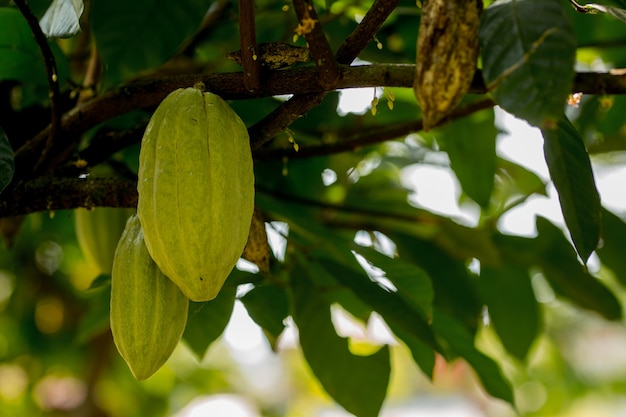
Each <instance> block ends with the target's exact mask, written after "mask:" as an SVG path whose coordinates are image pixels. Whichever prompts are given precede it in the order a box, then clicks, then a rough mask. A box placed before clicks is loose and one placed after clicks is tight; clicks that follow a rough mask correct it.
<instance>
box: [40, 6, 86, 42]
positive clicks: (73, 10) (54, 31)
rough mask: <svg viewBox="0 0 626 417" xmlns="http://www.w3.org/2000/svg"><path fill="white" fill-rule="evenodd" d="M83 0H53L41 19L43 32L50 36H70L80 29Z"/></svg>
mask: <svg viewBox="0 0 626 417" xmlns="http://www.w3.org/2000/svg"><path fill="white" fill-rule="evenodd" d="M84 8H85V5H84V4H83V0H52V4H50V7H48V10H46V13H45V14H44V15H43V17H42V18H41V20H40V21H39V26H41V30H42V31H43V33H44V34H45V35H46V36H47V37H49V38H68V37H70V36H73V35H76V34H77V33H78V32H79V31H80V16H81V15H82V14H83V9H84Z"/></svg>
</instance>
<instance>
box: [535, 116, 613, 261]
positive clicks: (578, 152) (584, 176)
mask: <svg viewBox="0 0 626 417" xmlns="http://www.w3.org/2000/svg"><path fill="white" fill-rule="evenodd" d="M541 133H542V134H543V138H544V145H543V150H544V154H545V158H546V162H547V164H548V169H549V171H550V177H551V178H552V181H553V182H554V186H555V188H556V190H557V192H558V193H559V202H560V203H561V210H562V211H563V217H564V218H565V223H566V224H567V228H568V229H569V232H570V235H571V236H572V240H573V241H574V246H575V247H576V250H577V251H578V254H579V255H580V257H581V258H582V260H583V262H587V259H588V258H589V256H590V255H591V252H593V251H594V250H595V248H596V246H598V240H599V239H600V209H601V206H600V196H599V194H598V190H597V189H596V184H595V180H594V177H593V171H592V169H591V161H590V160H589V155H588V154H587V151H586V149H585V145H584V143H583V141H582V138H581V137H580V135H579V134H578V132H577V131H576V128H574V126H573V125H572V124H571V122H570V121H569V120H568V119H567V118H562V119H561V120H560V121H559V123H558V126H557V128H556V129H542V131H541Z"/></svg>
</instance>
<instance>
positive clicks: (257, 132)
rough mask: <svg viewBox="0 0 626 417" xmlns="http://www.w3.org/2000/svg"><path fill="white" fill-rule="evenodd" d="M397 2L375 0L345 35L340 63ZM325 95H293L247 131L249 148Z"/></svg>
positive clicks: (372, 32) (357, 49)
mask: <svg viewBox="0 0 626 417" xmlns="http://www.w3.org/2000/svg"><path fill="white" fill-rule="evenodd" d="M399 1H400V0H376V1H374V4H372V7H371V8H370V9H369V10H368V11H367V13H366V14H365V16H364V17H363V20H362V21H361V23H359V25H358V26H357V27H356V29H355V30H354V32H353V33H352V34H351V35H350V36H348V38H347V39H346V40H345V41H344V43H343V44H342V45H341V47H340V48H339V49H338V50H337V53H336V54H335V59H336V61H337V62H338V63H339V64H350V63H351V62H352V61H353V60H354V59H355V58H356V57H357V56H358V54H359V52H361V50H363V48H365V46H366V45H367V44H368V43H369V42H370V41H371V40H372V39H373V38H374V35H375V34H376V32H377V31H378V29H379V28H380V26H382V24H383V23H384V22H385V20H387V17H388V16H389V15H390V14H391V12H392V11H393V10H394V8H395V7H396V6H397V5H398V3H399ZM325 95H326V93H325V92H321V93H316V94H308V95H306V96H301V95H295V96H294V97H292V98H291V99H290V100H287V101H286V102H285V103H284V104H283V105H281V106H280V107H279V108H277V109H276V110H274V111H273V112H271V113H270V114H269V115H267V116H266V117H265V118H264V119H263V120H261V121H259V122H258V123H257V124H255V125H254V126H252V127H250V129H248V132H249V133H250V140H251V142H252V148H253V149H256V148H259V147H261V146H263V145H264V144H265V143H267V142H269V141H270V140H272V138H274V136H276V135H277V134H278V133H280V132H282V131H283V130H285V129H286V128H287V126H289V125H290V124H291V123H293V122H294V121H295V120H296V119H298V118H299V117H301V116H302V115H303V114H305V113H306V112H308V111H309V110H311V109H312V108H313V107H315V106H317V105H318V104H319V103H321V102H322V100H323V99H324V96H325Z"/></svg>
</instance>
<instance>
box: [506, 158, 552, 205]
mask: <svg viewBox="0 0 626 417" xmlns="http://www.w3.org/2000/svg"><path fill="white" fill-rule="evenodd" d="M497 165H498V176H499V177H500V178H501V179H502V180H503V181H505V180H509V181H510V182H511V185H512V188H514V190H512V191H513V193H516V194H522V195H531V194H540V195H543V196H546V197H547V195H548V194H547V193H546V184H545V183H544V182H543V180H542V179H541V178H540V177H539V176H538V175H537V174H535V173H534V172H532V171H530V170H528V169H527V168H525V167H523V166H521V165H519V164H516V163H515V162H512V161H509V160H507V159H503V158H498V163H497Z"/></svg>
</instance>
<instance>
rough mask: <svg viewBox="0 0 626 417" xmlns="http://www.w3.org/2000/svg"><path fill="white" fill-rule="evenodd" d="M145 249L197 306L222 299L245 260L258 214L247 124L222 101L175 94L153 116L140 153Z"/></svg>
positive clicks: (188, 92) (188, 91)
mask: <svg viewBox="0 0 626 417" xmlns="http://www.w3.org/2000/svg"><path fill="white" fill-rule="evenodd" d="M137 190H138V192H139V202H138V206H137V212H138V215H139V218H140V219H141V224H142V227H143V231H144V235H145V240H146V245H147V247H148V250H149V252H150V254H151V255H152V258H153V259H154V260H155V261H156V263H157V264H158V265H159V267H160V268H161V270H162V271H163V273H164V274H165V275H167V276H168V277H169V278H170V279H171V280H172V281H174V282H175V283H176V284H177V285H178V286H179V287H180V289H181V290H182V291H183V293H184V294H185V295H186V296H187V297H188V298H189V299H190V300H193V301H207V300H211V299H213V298H215V296H217V294H218V292H219V290H220V289H221V288H222V285H223V284H224V281H225V280H226V278H227V277H228V275H229V274H230V272H231V271H232V269H233V267H234V266H235V264H236V263H237V260H238V259H239V258H240V257H241V254H242V252H243V249H244V247H245V245H246V241H247V239H248V233H249V231H250V224H251V221H252V213H253V210H254V172H253V165H252V152H251V149H250V141H249V136H248V131H247V129H246V126H245V125H244V123H243V122H242V121H241V119H240V118H239V116H237V114H236V113H235V112H234V111H233V110H232V109H231V108H230V106H229V105H228V104H227V103H226V102H225V101H224V100H222V99H221V98H220V97H219V96H217V95H215V94H212V93H205V92H203V91H202V90H201V89H198V88H195V87H194V88H185V89H179V90H176V91H173V92H172V93H170V94H169V95H168V96H167V97H166V98H165V100H163V102H161V104H160V105H159V106H158V108H157V109H156V111H155V112H154V114H153V116H152V118H151V120H150V123H149V124H148V127H147V128H146V131H145V133H144V136H143V140H142V143H141V151H140V155H139V181H138V185H137Z"/></svg>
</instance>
